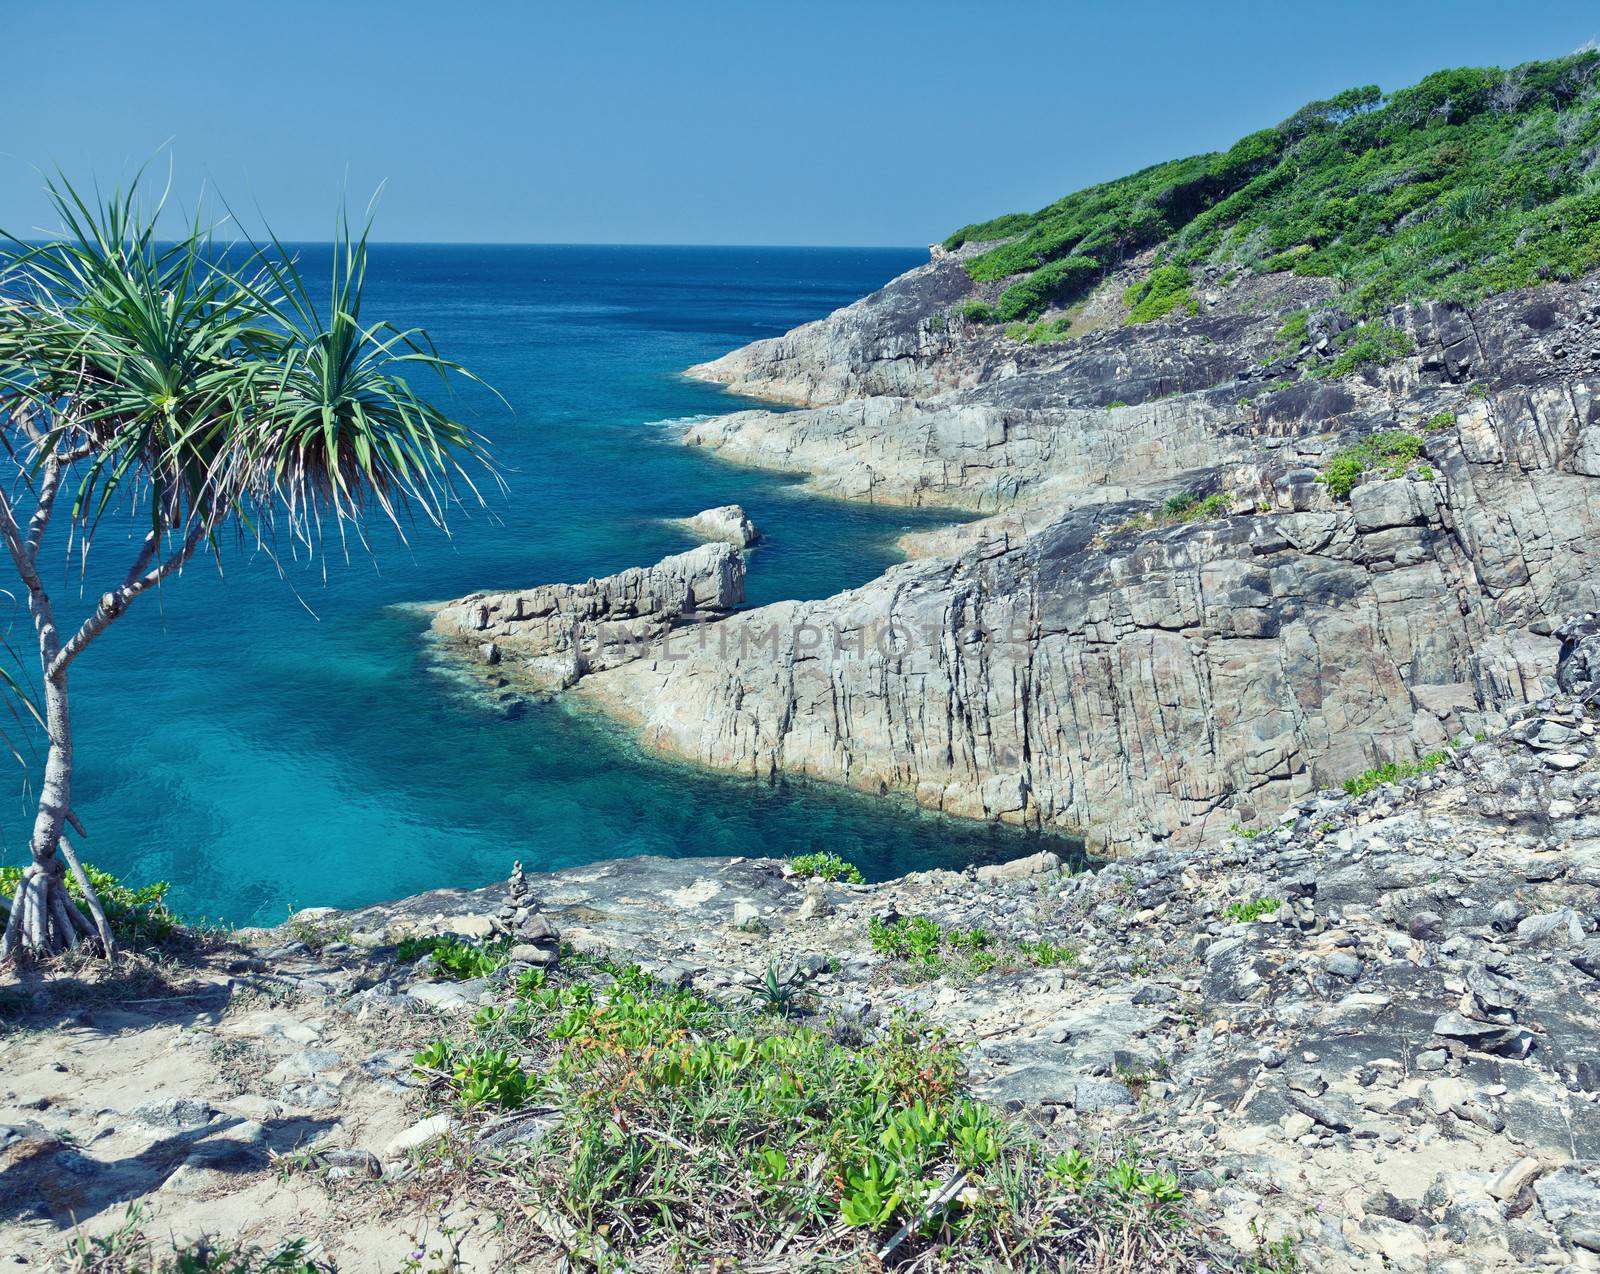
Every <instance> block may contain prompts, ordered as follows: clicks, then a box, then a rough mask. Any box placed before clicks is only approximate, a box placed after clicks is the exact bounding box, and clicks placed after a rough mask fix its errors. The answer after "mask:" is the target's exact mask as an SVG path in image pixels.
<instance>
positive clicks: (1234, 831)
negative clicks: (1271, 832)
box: [1228, 823, 1267, 840]
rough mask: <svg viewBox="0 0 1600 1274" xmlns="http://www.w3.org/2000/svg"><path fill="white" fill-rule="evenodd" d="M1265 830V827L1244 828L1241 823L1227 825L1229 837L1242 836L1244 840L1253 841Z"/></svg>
mask: <svg viewBox="0 0 1600 1274" xmlns="http://www.w3.org/2000/svg"><path fill="white" fill-rule="evenodd" d="M1266 830H1267V829H1266V828H1265V827H1246V826H1245V825H1244V824H1243V823H1229V824H1228V834H1229V835H1230V836H1242V837H1243V838H1244V839H1245V840H1254V839H1255V838H1256V837H1257V836H1260V835H1262V834H1263V833H1265V832H1266Z"/></svg>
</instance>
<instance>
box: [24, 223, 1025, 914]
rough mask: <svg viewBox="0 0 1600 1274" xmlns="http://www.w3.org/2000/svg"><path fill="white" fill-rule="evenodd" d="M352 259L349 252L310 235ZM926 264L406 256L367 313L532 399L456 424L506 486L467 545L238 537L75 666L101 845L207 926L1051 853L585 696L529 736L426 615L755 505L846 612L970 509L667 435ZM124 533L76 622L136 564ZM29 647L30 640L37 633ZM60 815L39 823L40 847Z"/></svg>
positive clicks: (89, 820) (306, 255) (755, 565)
mask: <svg viewBox="0 0 1600 1274" xmlns="http://www.w3.org/2000/svg"><path fill="white" fill-rule="evenodd" d="M298 251H299V253H300V255H301V260H302V266H303V269H304V270H305V271H306V272H307V274H308V275H315V274H317V272H318V271H319V269H321V270H325V269H326V265H325V262H326V259H327V258H326V249H325V248H317V247H314V246H309V247H303V248H301V249H298ZM922 259H923V254H922V253H921V252H920V251H911V250H855V249H795V248H631V247H619V248H594V247H550V246H546V247H464V246H420V245H416V246H404V245H378V246H376V247H375V248H374V249H373V255H372V263H371V274H370V279H369V288H368V296H367V310H366V312H365V317H367V318H369V319H371V318H376V317H378V316H383V317H386V318H389V319H392V320H393V321H394V322H396V323H398V324H400V325H402V326H411V325H421V326H424V327H426V328H427V329H428V330H429V331H430V332H431V334H432V335H433V337H434V338H435V340H436V342H437V343H438V345H439V347H440V349H441V351H442V352H443V353H444V354H445V355H446V356H448V357H450V358H453V359H455V360H456V361H458V362H460V363H462V364H464V365H466V366H467V367H469V368H470V369H471V370H472V371H473V372H475V373H476V374H478V375H479V376H481V377H482V378H483V379H484V380H486V381H487V382H489V383H490V384H492V385H493V386H494V387H495V388H496V389H497V390H498V391H499V392H500V394H502V395H503V396H504V398H505V400H506V403H508V404H509V408H508V407H507V406H506V405H504V404H502V403H501V402H499V401H498V400H496V399H495V398H494V397H492V396H490V395H489V394H487V393H485V392H483V391H481V390H477V389H474V388H473V387H471V386H470V385H469V386H465V387H463V388H462V389H461V390H459V391H458V393H457V398H456V402H455V408H456V410H457V411H458V413H459V414H461V415H462V416H463V418H465V419H466V420H468V421H469V422H470V423H471V424H472V425H473V426H474V427H475V428H477V429H478V430H479V431H480V432H481V433H483V434H484V435H486V436H487V437H488V438H489V439H490V441H491V444H492V447H493V451H494V454H495V457H496V460H497V462H498V464H499V467H500V471H501V475H502V478H503V480H504V487H503V489H498V488H496V487H494V486H492V485H491V486H486V487H485V488H484V489H485V493H486V497H487V507H486V508H468V509H464V510H461V511H459V512H458V513H457V514H456V515H455V516H454V518H453V519H452V528H451V529H452V531H453V537H452V538H448V539H447V538H445V537H444V536H443V535H440V534H438V533H437V532H435V531H433V530H431V529H429V528H426V527H418V528H416V529H415V530H414V531H413V532H411V533H410V535H409V543H408V544H401V543H400V542H399V541H398V540H397V538H396V537H395V536H394V535H393V534H392V533H389V532H388V531H386V530H385V529H383V528H381V527H380V528H377V529H376V530H375V533H374V536H373V545H372V547H373V551H372V553H371V554H368V553H365V552H363V551H361V550H359V549H353V550H352V551H351V553H350V555H349V557H348V560H346V558H345V557H344V556H343V555H341V554H340V553H339V551H338V546H337V544H332V545H329V546H328V548H329V550H330V551H329V552H328V553H327V555H325V556H324V557H323V558H321V559H319V560H317V561H315V562H309V563H308V562H304V561H302V562H300V563H295V562H287V563H281V565H282V566H283V570H282V571H281V573H280V570H279V569H278V565H275V564H274V563H273V562H272V561H271V560H269V559H268V558H267V557H265V556H264V555H262V554H260V553H251V552H249V551H247V550H246V549H245V548H242V547H231V546H230V547H227V548H225V549H224V551H223V554H222V562H221V568H222V569H221V571H220V573H219V570H218V567H217V565H216V564H215V563H213V562H201V561H197V562H196V563H194V564H193V565H192V566H191V567H190V569H189V570H188V571H187V572H186V573H185V575H184V576H183V577H182V578H181V579H180V580H178V581H177V582H175V583H169V585H168V586H167V587H166V588H165V590H164V592H163V593H162V594H161V595H160V596H159V597H151V596H147V597H144V598H141V599H140V600H139V602H138V603H137V604H136V605H135V606H134V607H133V608H131V609H130V611H129V612H128V614H127V615H126V616H124V618H123V619H122V620H120V621H119V622H118V623H117V624H116V625H115V626H113V628H112V629H111V630H110V631H109V632H108V633H107V634H106V635H105V636H103V637H102V638H101V639H100V640H99V641H97V642H96V643H95V644H94V645H93V646H92V647H91V648H90V649H89V650H88V652H87V653H86V654H85V655H84V656H83V657H82V658H81V659H80V660H79V661H78V662H77V664H76V665H74V671H73V680H72V691H73V704H74V710H75V723H76V751H77V762H78V765H77V777H76V783H75V806H76V809H77V811H78V813H79V815H80V816H81V817H82V819H83V821H84V823H85V825H86V826H87V829H88V832H89V835H88V838H87V839H86V840H85V841H83V843H82V844H81V845H80V852H82V853H83V854H84V855H85V857H87V858H88V859H89V860H90V861H92V862H94V863H96V864H97V865H99V866H101V867H104V868H106V869H108V870H110V871H113V872H115V873H117V874H118V875H121V876H123V877H124V878H126V879H129V880H131V881H136V882H139V881H146V880H152V879H165V880H170V881H172V882H174V889H173V893H172V901H173V904H174V905H175V907H176V908H177V909H178V910H179V911H180V912H182V913H184V914H186V915H190V916H208V917H212V918H216V919H219V920H227V921H231V922H235V923H247V922H254V923H276V922H277V921H279V920H281V919H282V918H283V917H284V915H285V913H286V911H287V910H288V909H289V908H290V907H304V906H320V905H331V906H350V905H357V904H362V903H368V902H376V901H380V900H383V899H386V898H393V897H398V896H401V895H404V894H408V893H413V892H416V891H419V890H423V889H429V888H435V887H439V886H445V885H460V886H476V885H480V884H484V883H486V882H488V881H491V880H494V879H496V878H499V877H503V876H505V874H506V873H507V871H508V870H509V869H510V866H511V863H512V860H513V859H518V858H520V859H521V860H522V861H523V863H524V864H525V865H526V866H527V867H528V868H529V869H530V870H547V869H552V868H559V867H566V866H572V865H575V864H580V863H585V862H591V861H594V860H597V859H602V858H610V857H620V856H624V855H630V854H646V853H648V854H670V855H697V854H749V855H787V854H796V853H803V852H807V851H810V850H823V849H826V850H833V851H835V852H837V853H840V854H843V855H844V856H846V857H847V858H850V859H853V860H855V861H856V862H858V863H860V864H861V866H862V867H863V869H865V870H866V871H867V872H868V873H869V875H871V876H873V877H877V878H882V877H885V876H889V875H895V874H899V873H902V872H905V871H909V870H914V869H917V868H922V867H928V866H933V865H944V866H959V865H963V864H965V863H968V862H974V861H985V860H989V859H993V858H996V857H1006V856H1013V855H1016V854H1020V853H1027V852H1031V849H1032V848H1033V846H1032V845H1030V844H1029V843H1028V838H1026V837H1024V836H1023V835H1021V834H1020V833H1016V832H1011V831H1005V830H1001V829H992V828H984V827H980V826H977V825H973V824H967V823H961V822H956V821H952V820H947V819H943V818H939V817H936V816H932V815H928V814H924V813H921V812H918V811H916V810H914V809H912V808H910V807H908V806H906V805H904V804H900V803H898V802H892V801H884V800H877V799H873V798H871V797H867V796H862V795H859V794H855V793H851V792H847V791H840V790H835V789H833V788H830V787H824V786H817V785H810V784H795V783H783V784H772V783H768V782H764V781H755V780H750V779H745V778H735V777H729V776H719V775H713V774H706V773H702V772H700V771H698V770H695V769H692V768H690V767H687V766H684V765H680V764H676V763H671V762H666V761H662V760H659V759H656V758H653V757H650V756H647V755H645V754H643V753H642V752H641V751H639V750H638V749H637V748H636V747H635V746H634V745H633V743H632V742H631V741H630V740H629V739H628V738H627V737H626V736H625V735H623V734H622V733H620V732H619V731H617V730H616V729H614V728H612V727H611V726H609V725H608V724H607V723H605V722H603V721H599V720H596V719H594V718H592V717H590V716H586V715H584V714H583V713H581V712H579V711H576V710H574V709H572V708H570V707H567V706H564V705H562V704H560V703H549V704H534V705H532V706H531V707H530V708H529V709H528V710H527V711H526V712H525V713H524V714H523V715H522V716H520V717H519V718H516V719H509V718H508V717H507V716H506V715H505V714H504V713H502V712H496V711H494V710H491V709H490V708H489V707H487V706H486V705H485V704H484V703H483V702H482V701H481V699H480V698H479V697H478V696H477V695H476V694H475V692H474V691H473V690H472V689H471V688H470V687H469V686H467V685H465V684H463V683H462V681H461V680H460V679H459V678H455V677H451V676H448V675H445V674H444V673H442V672H441V670H440V669H439V668H438V667H437V666H436V663H435V661H434V660H433V659H431V658H430V656H429V652H428V649H427V647H426V645H425V643H424V641H423V640H422V631H421V629H422V626H423V622H422V620H421V619H419V618H418V617H417V616H416V615H415V614H414V613H408V612H405V611H403V610H400V609H397V608H396V605H395V604H396V603H404V602H416V601H425V600H439V599H445V598H449V597H454V596H458V595H460V594H463V593H466V592H469V591H472V590H474V589H479V588H513V587H521V586H527V585H532V584H538V583H547V582H553V581H561V580H582V579H586V578H588V577H590V576H600V575H605V574H608V573H610V572H613V571H616V570H620V569H622V568H624V567H627V566H635V565H644V564H647V563H650V562H654V561H655V560H657V559H658V558H660V557H662V556H665V555H666V554H669V553H674V552H679V551H682V550H683V549H686V548H689V547H692V545H693V541H691V540H690V539H689V538H688V537H686V536H685V535H684V534H682V533H681V532H679V531H677V530H675V529H673V528H670V527H668V526H666V525H664V524H663V523H662V521H661V519H664V518H670V517H683V516H686V515H688V514H692V513H695V512H697V511H699V510H700V509H703V508H706V507H708V506H711V505H716V504H724V503H728V502H735V501H736V502H738V503H740V504H743V505H744V506H745V508H746V509H747V510H748V511H749V513H750V515H751V517H752V518H754V519H755V521H756V523H757V524H758V525H759V526H760V527H761V528H762V530H763V532H764V534H765V539H764V540H763V541H762V543H761V544H760V545H759V546H758V547H757V548H755V549H754V550H753V551H752V554H751V557H750V560H749V572H748V580H747V596H748V600H749V602H750V603H751V604H759V603H762V602H767V601H773V600H777V599H780V598H786V597H802V598H803V597H819V596H826V595H828V594H831V593H833V592H836V591H838V590H840V589H843V588H847V587H850V586H853V585H856V584H860V583H863V582H865V581H866V580H868V579H870V578H872V577H873V576H875V575H877V574H879V573H880V572H881V571H882V570H883V569H884V568H885V567H886V566H887V565H889V564H890V563H891V562H893V561H894V560H896V553H895V550H894V546H893V542H894V540H895V538H896V537H897V536H898V535H899V534H900V533H901V532H902V531H904V530H905V529H907V528H911V527H920V526H928V525H934V524H937V523H939V522H942V521H947V520H949V519H948V517H946V516H944V515H940V514H938V513H932V512H928V511H912V510H905V509H896V508H884V507H873V506H870V505H860V504H844V503H838V502H834V501H827V500H821V499H818V498H816V497H814V496H810V495H807V494H805V493H804V492H802V491H800V490H799V489H798V487H797V484H796V482H795V481H794V480H791V479H787V478H784V477H778V476H773V475H769V474H762V473H756V472H751V471H749V470H744V469H739V468H735V467H732V466H729V465H727V464H725V463H723V462H720V461H718V460H716V459H714V458H712V457H709V456H707V455H706V454H705V453H704V452H702V451H699V450H697V449H691V448H685V447H681V446H679V445H677V444H676V443H675V442H674V441H673V431H672V430H671V429H670V428H669V427H667V426H665V425H664V424H663V423H662V422H670V421H674V420H681V419H683V418H685V417H692V416H697V415H703V414H712V413H720V412H725V411H732V410H735V409H737V408H739V407H742V406H749V405H760V404H752V403H749V402H748V401H746V400H740V399H737V398H734V397H731V396H729V395H728V394H726V393H725V392H723V391H721V390H719V389H717V388H716V387H714V386H709V385H704V384H698V383H695V382H692V381H688V380H685V379H684V378H683V377H682V376H681V375H680V373H681V371H682V369H683V368H685V367H687V366H689V365H690V364H692V363H697V362H701V361H704V360H705V359H708V358H712V357H714V356H716V355H718V354H720V353H723V352H725V351H726V350H729V349H732V348H734V347H735V346H738V345H741V344H743V343H745V342H747V341H750V340H754V339H756V338H759V337H764V336H771V335H775V334H777V333H780V332H782V331H784V330H786V329H788V328H790V327H792V326H794V325H795V324H797V323H800V322H804V321H805V320H807V319H812V318H818V317H821V316H822V315H824V314H826V313H828V312H829V311H830V310H832V309H834V308H836V307H837V306H839V305H842V304H844V303H846V302H848V301H850V300H853V299H854V298H856V297H858V296H861V295H863V294H864V293H866V292H869V291H871V290H872V289H873V288H875V287H877V286H878V285H880V284H882V283H883V282H885V281H887V280H888V279H889V278H891V277H893V276H894V275H896V274H898V273H900V272H901V271H903V270H905V269H906V268H908V267H910V266H912V265H914V264H916V263H917V262H918V261H920V260H922ZM112 541H113V537H111V536H109V535H105V534H103V533H102V536H101V539H100V541H99V542H98V543H97V545H96V552H97V553H101V554H104V556H103V557H102V558H97V559H94V560H96V561H98V562H99V563H100V566H99V570H100V572H103V574H101V575H91V578H90V583H89V584H88V585H87V586H85V587H84V588H83V589H82V590H81V594H80V589H79V584H78V575H77V572H76V570H75V568H70V567H69V566H68V565H67V563H66V562H65V561H64V560H63V561H62V562H61V565H60V568H59V569H60V574H59V575H58V576H57V577H56V578H57V581H58V583H57V588H58V596H59V600H58V603H57V609H58V613H60V614H62V617H63V619H73V620H74V621H75V620H76V618H77V617H79V616H81V614H83V613H86V612H87V610H88V609H89V608H90V599H92V597H93V596H94V595H95V593H96V592H97V591H98V588H99V587H100V586H102V582H103V581H104V579H105V578H107V577H108V576H110V575H111V574H112V573H113V572H114V574H115V578H116V579H120V578H121V575H122V571H123V569H124V564H122V563H121V562H120V557H119V552H120V550H119V548H118V546H117V545H115V544H114V543H113V542H112ZM12 633H13V640H14V641H15V642H17V644H19V645H21V646H22V647H23V648H24V649H27V648H28V645H29V636H28V632H27V620H26V616H25V615H22V614H15V613H14V615H13V624H12ZM29 823H30V816H29V815H28V814H27V813H26V812H25V811H24V810H22V809H19V810H18V813H17V815H16V817H15V820H14V822H13V824H12V826H11V827H10V828H8V829H7V834H6V843H7V846H8V849H7V854H6V861H10V862H17V861H20V860H21V858H22V856H23V853H24V850H23V846H24V845H25V842H26V838H27V830H28V826H29Z"/></svg>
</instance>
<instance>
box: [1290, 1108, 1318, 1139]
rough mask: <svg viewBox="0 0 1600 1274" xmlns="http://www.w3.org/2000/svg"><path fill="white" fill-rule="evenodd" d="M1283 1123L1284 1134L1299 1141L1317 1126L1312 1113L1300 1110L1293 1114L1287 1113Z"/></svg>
mask: <svg viewBox="0 0 1600 1274" xmlns="http://www.w3.org/2000/svg"><path fill="white" fill-rule="evenodd" d="M1281 1123H1282V1127H1283V1135H1284V1136H1285V1137H1287V1138H1288V1139H1289V1140H1290V1141H1299V1140H1300V1138H1302V1137H1304V1136H1305V1135H1306V1134H1307V1133H1308V1132H1310V1131H1311V1130H1312V1129H1313V1128H1315V1127H1316V1121H1315V1120H1314V1119H1312V1118H1311V1116H1310V1115H1306V1114H1302V1113H1301V1112H1300V1111H1298V1110H1297V1111H1295V1112H1294V1114H1292V1115H1285V1116H1284V1117H1283V1119H1282V1121H1281Z"/></svg>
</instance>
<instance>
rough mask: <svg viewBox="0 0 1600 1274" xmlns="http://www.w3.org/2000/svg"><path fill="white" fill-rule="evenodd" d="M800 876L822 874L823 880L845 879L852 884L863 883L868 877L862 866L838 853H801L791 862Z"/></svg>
mask: <svg viewBox="0 0 1600 1274" xmlns="http://www.w3.org/2000/svg"><path fill="white" fill-rule="evenodd" d="M789 865H790V866H791V867H793V868H794V870H795V874H796V875H798V876H821V877H822V879H823V880H843V881H848V882H849V883H850V884H852V885H863V884H865V883H866V880H867V878H866V877H865V876H863V875H862V874H861V868H859V867H857V866H856V865H855V864H854V863H852V862H850V861H849V860H848V859H846V858H840V857H839V855H838V854H830V853H825V852H822V853H815V854H800V855H797V856H796V857H795V858H794V859H792V860H791V861H790V863H789Z"/></svg>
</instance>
